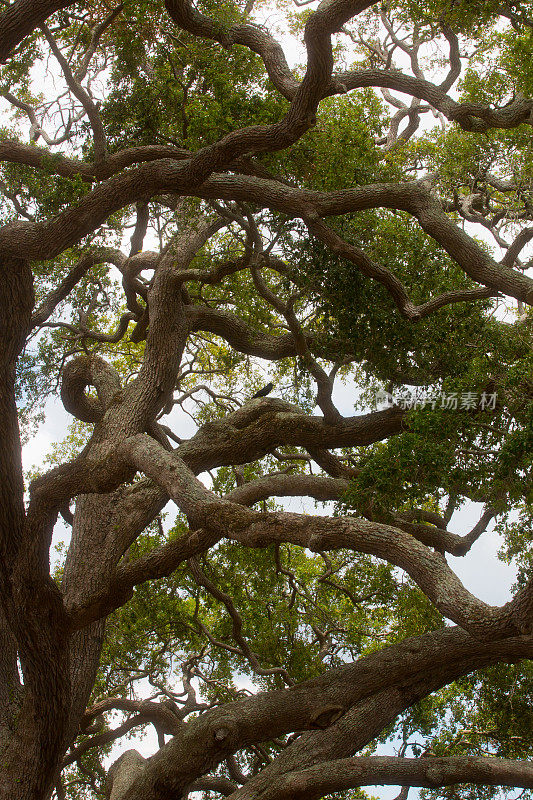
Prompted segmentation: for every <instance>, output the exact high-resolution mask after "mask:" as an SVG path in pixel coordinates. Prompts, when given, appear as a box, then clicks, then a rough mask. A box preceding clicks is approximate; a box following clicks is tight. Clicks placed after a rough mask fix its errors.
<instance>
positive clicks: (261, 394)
mask: <svg viewBox="0 0 533 800" xmlns="http://www.w3.org/2000/svg"><path fill="white" fill-rule="evenodd" d="M273 388H274V384H273V383H267V385H266V386H263V388H262V389H259V391H258V392H256V393H255V394H254V395H252V400H253V399H254V397H266V395H267V394H270V392H271V391H272V389H273Z"/></svg>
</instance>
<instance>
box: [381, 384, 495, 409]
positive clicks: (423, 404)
mask: <svg viewBox="0 0 533 800" xmlns="http://www.w3.org/2000/svg"><path fill="white" fill-rule="evenodd" d="M496 400H497V392H493V393H490V394H489V393H487V392H428V391H426V390H425V389H422V390H416V391H412V392H408V391H407V392H403V391H402V392H398V393H396V392H393V393H392V394H391V392H386V391H385V390H384V389H380V390H379V391H377V392H376V393H375V395H374V404H375V407H376V408H377V409H378V410H382V409H385V408H391V407H392V406H397V407H399V408H403V409H411V408H431V409H432V411H435V409H437V408H443V409H447V410H449V411H473V410H474V409H476V408H479V409H481V411H494V409H495V408H496Z"/></svg>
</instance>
